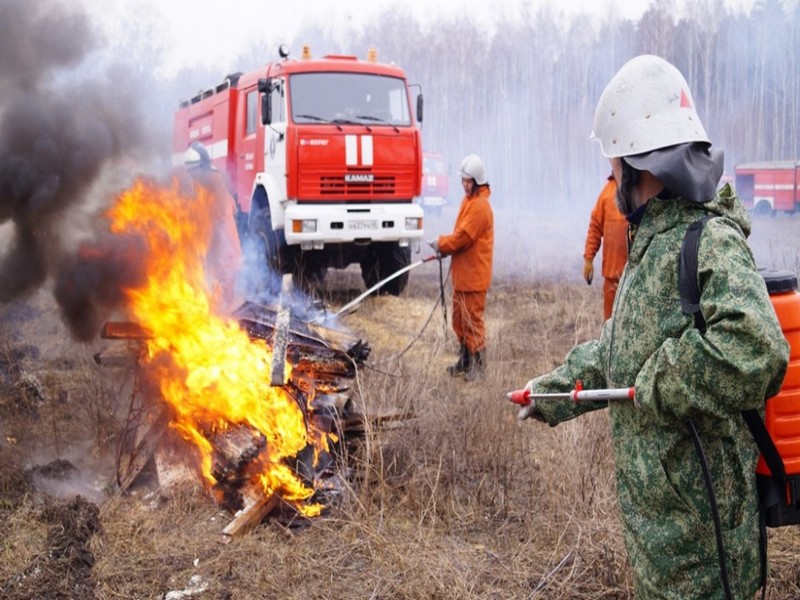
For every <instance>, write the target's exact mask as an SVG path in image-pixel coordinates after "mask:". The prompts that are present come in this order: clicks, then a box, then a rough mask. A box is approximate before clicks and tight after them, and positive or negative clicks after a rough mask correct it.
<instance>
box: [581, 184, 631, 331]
mask: <svg viewBox="0 0 800 600" xmlns="http://www.w3.org/2000/svg"><path fill="white" fill-rule="evenodd" d="M616 195H617V183H616V181H614V178H613V177H609V178H608V181H607V182H606V185H605V186H604V187H603V190H602V191H601V192H600V195H599V196H598V197H597V202H595V205H594V208H593V209H592V216H591V218H590V220H589V231H588V232H587V234H586V247H585V249H584V251H583V258H584V259H585V260H587V261H590V262H591V261H592V260H594V257H595V255H596V254H597V251H598V250H599V249H600V245H601V242H602V246H603V280H604V281H603V314H604V316H605V318H606V319H608V318H609V317H610V316H611V310H612V308H613V307H614V296H615V295H616V293H617V286H618V285H619V278H620V276H621V275H622V270H623V269H624V268H625V263H626V262H627V261H628V220H627V219H626V218H625V215H623V214H622V213H621V212H620V211H619V209H618V208H617V203H616V200H615V199H616Z"/></svg>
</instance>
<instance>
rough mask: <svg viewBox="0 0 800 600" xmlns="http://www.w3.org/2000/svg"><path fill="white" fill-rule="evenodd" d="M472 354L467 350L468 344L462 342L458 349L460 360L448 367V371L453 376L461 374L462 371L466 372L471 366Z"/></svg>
mask: <svg viewBox="0 0 800 600" xmlns="http://www.w3.org/2000/svg"><path fill="white" fill-rule="evenodd" d="M470 356H471V355H470V353H469V350H467V345H466V344H461V347H460V348H459V351H458V360H457V361H456V362H455V364H452V365H450V366H449V367H447V372H448V373H450V375H452V376H453V377H455V376H456V375H461V374H462V373H466V372H467V371H468V370H469V366H470Z"/></svg>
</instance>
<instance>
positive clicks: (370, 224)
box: [347, 219, 378, 230]
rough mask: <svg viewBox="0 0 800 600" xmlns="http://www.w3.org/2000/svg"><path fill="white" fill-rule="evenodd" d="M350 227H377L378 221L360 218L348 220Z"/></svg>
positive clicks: (348, 226)
mask: <svg viewBox="0 0 800 600" xmlns="http://www.w3.org/2000/svg"><path fill="white" fill-rule="evenodd" d="M347 228H348V229H359V230H360V229H377V228H378V222H377V221H374V220H370V219H360V220H357V221H348V222H347Z"/></svg>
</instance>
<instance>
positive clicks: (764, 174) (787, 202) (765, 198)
mask: <svg viewBox="0 0 800 600" xmlns="http://www.w3.org/2000/svg"><path fill="white" fill-rule="evenodd" d="M735 175H736V183H735V187H736V192H737V193H738V194H739V197H740V198H741V200H742V203H743V204H744V205H745V207H746V208H747V209H748V210H750V211H752V212H753V214H754V215H756V216H765V215H773V214H775V213H776V212H787V213H793V212H795V211H796V210H797V209H798V204H799V203H800V161H777V162H760V163H748V164H741V165H737V166H736V168H735Z"/></svg>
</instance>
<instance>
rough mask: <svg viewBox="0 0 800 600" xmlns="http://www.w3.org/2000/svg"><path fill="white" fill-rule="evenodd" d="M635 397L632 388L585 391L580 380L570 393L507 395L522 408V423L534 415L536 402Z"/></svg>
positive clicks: (515, 392) (520, 393)
mask: <svg viewBox="0 0 800 600" xmlns="http://www.w3.org/2000/svg"><path fill="white" fill-rule="evenodd" d="M634 396H635V390H634V388H632V387H627V388H607V389H600V390H585V389H583V383H582V382H581V381H580V380H578V381H576V382H575V389H574V390H571V391H569V392H560V393H559V392H556V393H538V392H531V391H530V390H527V389H525V390H515V391H513V392H508V393H507V394H506V397H507V398H508V399H509V400H511V402H513V403H514V404H518V405H520V406H521V407H522V408H521V409H520V411H519V413H518V414H517V418H518V419H519V420H520V421H524V420H525V419H527V418H529V417H531V416H532V415H533V411H534V409H535V408H536V404H535V402H533V401H534V400H535V401H539V400H572V401H573V402H576V403H577V402H591V401H595V400H633V399H634Z"/></svg>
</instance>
